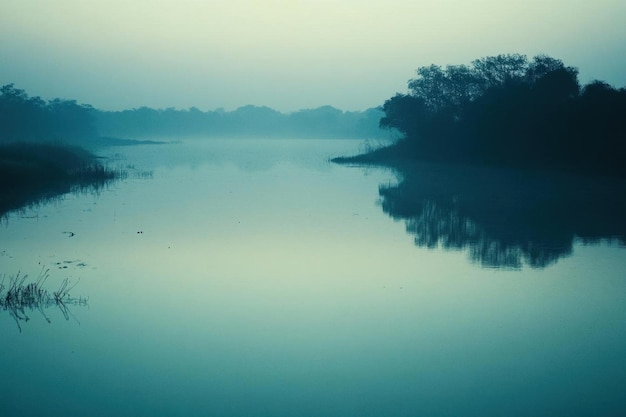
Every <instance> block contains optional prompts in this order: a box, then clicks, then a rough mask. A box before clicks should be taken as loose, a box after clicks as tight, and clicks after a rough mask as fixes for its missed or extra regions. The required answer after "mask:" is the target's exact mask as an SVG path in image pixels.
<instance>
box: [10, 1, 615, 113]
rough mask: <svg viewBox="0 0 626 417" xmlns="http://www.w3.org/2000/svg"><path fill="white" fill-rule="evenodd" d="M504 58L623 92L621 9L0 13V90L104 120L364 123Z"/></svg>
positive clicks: (247, 7) (425, 6)
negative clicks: (458, 73)
mask: <svg viewBox="0 0 626 417" xmlns="http://www.w3.org/2000/svg"><path fill="white" fill-rule="evenodd" d="M499 53H523V54H526V55H528V56H529V57H532V56H534V55H536V54H539V53H545V54H548V55H550V56H553V57H555V58H560V59H562V60H563V61H564V62H565V64H566V65H571V66H575V67H578V68H579V70H580V80H581V82H583V83H585V82H588V81H590V80H592V79H601V80H604V81H607V82H609V83H610V84H612V85H614V86H616V87H624V86H626V1H625V0H587V1H580V0H552V1H548V0H541V1H538V0H523V1H517V0H515V1H512V0H472V1H469V0H420V1H417V0H413V1H410V0H384V1H382V0H381V1H378V0H377V1H371V0H336V1H330V0H267V1H260V0H225V1H212V0H211V1H200V0H152V1H149V0H105V1H101V0H92V1H90V0H49V1H48V0H0V85H4V84H7V83H11V82H12V83H15V84H16V87H18V88H22V89H25V90H26V91H27V92H28V93H29V94H30V95H39V96H41V97H42V98H44V99H50V98H55V97H61V98H68V99H76V100H78V101H79V102H80V103H88V104H92V105H93V106H95V107H97V108H101V109H105V110H121V109H128V108H135V107H141V106H144V105H145V106H150V107H155V108H165V107H176V108H188V107H191V106H195V107H198V108H200V109H201V110H213V109H215V108H218V107H223V108H225V109H226V110H232V109H235V108H237V107H239V106H242V105H246V104H254V105H267V106H270V107H273V108H275V109H277V110H280V111H286V112H289V111H294V110H298V109H302V108H314V107H318V106H321V105H326V104H329V105H333V106H335V107H338V108H340V109H343V110H364V109H366V108H369V107H375V106H378V105H381V104H382V103H383V102H384V100H386V99H387V98H389V97H391V96H393V95H394V94H395V93H396V92H403V93H404V92H406V90H407V88H406V83H407V81H408V80H409V79H410V78H411V77H413V76H414V74H415V69H416V68H418V67H420V66H424V65H430V64H433V63H434V64H440V65H446V64H469V63H470V62H471V61H472V60H473V59H476V58H480V57H483V56H488V55H497V54H499Z"/></svg>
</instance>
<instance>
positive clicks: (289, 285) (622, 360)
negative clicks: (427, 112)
mask: <svg viewBox="0 0 626 417" xmlns="http://www.w3.org/2000/svg"><path fill="white" fill-rule="evenodd" d="M360 146H361V143H360V142H358V141H330V140H322V141H283V140H267V141H260V140H251V141H248V140H238V141H188V142H184V143H177V144H168V145H154V146H153V145H146V146H137V147H126V148H121V147H120V148H114V149H109V150H105V151H103V152H102V153H103V154H104V155H107V156H109V157H111V164H120V165H122V166H129V165H132V166H133V169H131V173H132V172H135V171H137V172H142V171H143V170H151V171H152V176H151V177H145V176H142V175H140V176H138V177H137V178H135V177H133V176H132V175H131V177H130V178H129V179H127V180H124V181H121V182H117V183H114V184H112V185H111V186H110V187H109V188H108V189H106V190H104V191H102V192H101V193H100V194H99V195H91V194H83V195H70V196H67V197H66V198H64V199H62V200H60V201H57V202H53V203H50V204H47V205H44V206H41V207H38V208H33V209H29V210H26V211H25V212H23V213H14V214H12V215H10V216H9V217H8V219H6V221H4V223H3V224H2V226H0V267H1V271H0V272H1V273H4V274H6V276H7V277H8V276H10V275H14V274H15V273H17V272H18V271H19V272H21V273H22V274H24V273H26V274H29V275H30V276H31V277H33V278H34V277H36V276H37V275H38V273H39V272H40V271H41V269H42V268H49V269H50V277H49V278H48V281H47V283H46V285H47V286H49V287H51V288H52V289H55V288H56V286H58V285H59V284H60V283H61V282H62V280H63V279H65V278H69V279H70V280H72V281H73V282H78V281H79V282H78V284H77V286H76V287H75V288H74V290H73V291H72V295H75V296H79V295H82V296H88V297H89V306H88V307H81V306H75V307H72V309H71V312H72V314H73V317H70V319H69V320H65V318H64V317H63V315H62V314H61V312H60V311H57V310H54V309H48V310H47V311H46V314H47V316H48V317H49V318H50V320H51V323H48V322H47V321H46V320H45V318H44V317H43V316H42V315H41V314H40V312H38V311H36V310H35V311H28V310H27V311H26V312H27V314H28V316H29V317H30V320H29V321H27V322H26V321H22V322H21V327H22V331H21V332H20V331H19V330H18V326H17V325H16V322H15V320H14V319H13V318H12V317H11V316H10V315H9V314H8V312H6V311H0V332H1V334H2V338H1V339H0V347H1V348H2V350H1V352H2V355H0V398H1V400H0V416H196V415H206V416H268V417H269V416H559V415H562V416H590V415H594V416H595V415H597V416H621V415H623V413H624V410H626V399H625V396H624V392H626V356H625V355H624V353H625V352H626V302H625V301H626V274H625V272H626V256H625V255H626V252H624V248H623V247H620V245H618V244H615V243H607V242H601V241H600V242H595V243H594V244H592V245H584V244H583V243H582V242H581V241H580V240H574V242H573V244H572V246H571V248H570V250H566V251H560V252H558V254H559V256H557V257H556V259H552V260H551V261H550V262H547V263H546V265H541V267H536V268H530V267H528V266H527V265H526V264H524V262H522V264H521V265H520V264H519V262H517V263H515V262H514V263H506V264H504V265H503V266H506V267H505V268H498V267H497V265H494V264H493V262H492V263H490V264H489V265H487V266H489V268H484V267H482V266H481V262H471V261H470V258H471V257H472V256H471V253H470V252H471V249H468V246H467V245H457V246H455V245H452V248H453V249H455V250H444V249H443V247H442V246H444V245H443V244H438V245H435V246H434V247H430V248H429V247H428V245H424V246H416V245H415V244H414V240H415V233H413V232H415V227H414V225H413V226H411V227H413V229H411V227H409V229H410V231H411V230H412V231H413V232H412V233H408V234H407V233H406V230H405V228H406V227H407V225H408V224H414V223H415V222H413V223H411V221H410V220H409V221H408V222H406V221H404V220H402V216H395V217H396V220H394V219H393V218H391V217H390V216H389V215H388V214H386V213H385V212H383V209H385V211H387V212H388V211H389V207H388V203H389V200H383V201H381V200H380V198H379V185H381V184H383V185H386V186H387V185H388V186H394V185H395V184H397V183H398V179H397V178H396V176H395V175H394V174H393V173H392V172H390V171H387V170H382V169H373V168H368V169H362V168H349V167H342V166H337V165H333V164H330V163H328V162H327V159H328V158H329V157H331V156H337V155H345V154H351V153H354V152H356V151H357V150H359V148H360ZM422 220H423V219H422ZM468 227H469V226H467V227H466V228H465V229H468ZM470 229H471V230H475V229H474V226H473V225H472V228H470ZM420 230H421V229H420ZM67 232H72V233H73V235H71V234H70V233H67ZM481 233H482V232H481ZM478 235H479V236H483V235H484V234H478ZM469 236H470V237H471V236H477V235H476V234H475V233H474V234H471V233H470V235H469ZM533 244H534V245H535V246H537V244H536V242H535V241H533ZM431 246H432V245H431ZM496 246H497V245H496ZM468 253H469V254H468ZM523 258H524V257H523V256H522V260H523ZM483 266H484V265H483ZM511 266H513V267H511ZM535 266H537V265H535ZM5 280H6V278H5Z"/></svg>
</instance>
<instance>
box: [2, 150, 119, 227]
mask: <svg viewBox="0 0 626 417" xmlns="http://www.w3.org/2000/svg"><path fill="white" fill-rule="evenodd" d="M114 177H115V173H114V172H113V171H111V170H109V169H107V168H106V167H104V166H103V165H102V164H101V163H100V162H98V160H97V158H96V157H95V156H94V155H93V154H91V153H89V152H87V151H86V150H84V149H82V148H79V147H75V146H63V145H56V144H48V143H26V142H16V143H9V144H0V216H1V215H3V214H5V213H7V212H9V211H12V210H16V209H20V208H22V207H26V206H29V205H32V204H36V203H38V202H41V201H45V200H48V199H52V198H55V197H57V196H60V195H62V194H65V193H68V192H71V191H76V190H80V189H98V188H99V187H102V186H103V185H104V184H105V183H106V182H107V181H110V180H112V179H113V178H114Z"/></svg>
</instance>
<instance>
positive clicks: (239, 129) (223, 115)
mask: <svg viewBox="0 0 626 417" xmlns="http://www.w3.org/2000/svg"><path fill="white" fill-rule="evenodd" d="M96 116H97V126H98V130H99V131H100V133H101V134H102V135H103V136H111V137H119V138H132V139H139V138H184V137H192V136H197V137H284V138H387V137H389V133H388V132H387V131H385V130H383V129H381V128H380V127H379V121H380V118H381V117H382V116H383V113H382V110H381V109H380V108H376V109H368V110H365V111H362V112H361V111H355V112H344V111H341V110H338V109H336V108H334V107H331V106H323V107H319V108H316V109H307V110H300V111H296V112H293V113H288V114H285V113H281V112H278V111H276V110H274V109H271V108H269V107H265V106H262V107H260V106H252V105H248V106H243V107H240V108H238V109H236V110H234V111H224V110H215V111H201V110H199V109H197V108H195V107H192V108H190V109H187V110H177V109H174V108H168V109H152V108H148V107H141V108H138V109H132V110H124V111H99V112H97V115H96Z"/></svg>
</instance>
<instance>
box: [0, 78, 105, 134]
mask: <svg viewBox="0 0 626 417" xmlns="http://www.w3.org/2000/svg"><path fill="white" fill-rule="evenodd" d="M95 122H96V119H95V109H94V108H93V107H91V106H90V105H86V104H78V103H76V101H75V100H63V99H58V98H56V99H53V100H49V101H45V100H42V99H41V98H40V97H29V96H28V94H27V93H26V92H25V91H24V90H21V89H18V88H15V86H14V84H7V85H5V86H3V87H0V142H15V141H42V140H45V141H59V142H60V141H62V142H78V141H83V140H85V139H86V138H93V137H96V136H97V134H98V132H97V129H96V123H95Z"/></svg>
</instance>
